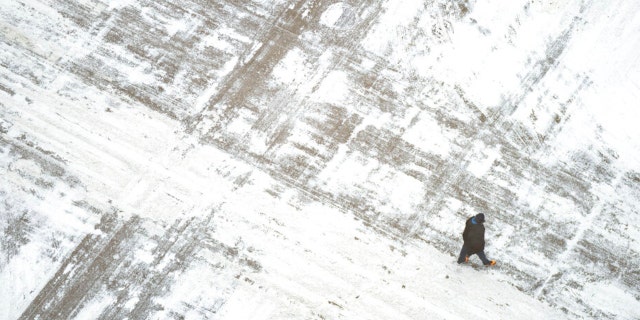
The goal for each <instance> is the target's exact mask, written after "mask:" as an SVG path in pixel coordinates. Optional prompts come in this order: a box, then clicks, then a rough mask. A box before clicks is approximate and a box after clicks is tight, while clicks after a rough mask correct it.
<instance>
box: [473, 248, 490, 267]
mask: <svg viewBox="0 0 640 320" xmlns="http://www.w3.org/2000/svg"><path fill="white" fill-rule="evenodd" d="M476 254H477V255H478V258H480V260H482V264H484V265H488V264H491V261H489V259H487V256H486V255H485V254H484V251H480V252H478V253H476Z"/></svg>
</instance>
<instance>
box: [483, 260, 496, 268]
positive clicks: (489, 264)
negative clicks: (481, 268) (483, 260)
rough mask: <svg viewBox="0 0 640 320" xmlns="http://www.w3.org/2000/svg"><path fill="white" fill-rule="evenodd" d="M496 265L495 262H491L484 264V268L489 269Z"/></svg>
mask: <svg viewBox="0 0 640 320" xmlns="http://www.w3.org/2000/svg"><path fill="white" fill-rule="evenodd" d="M495 265H496V261H495V260H491V261H489V263H487V264H485V266H487V267H491V266H495Z"/></svg>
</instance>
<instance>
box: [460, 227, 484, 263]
mask: <svg viewBox="0 0 640 320" xmlns="http://www.w3.org/2000/svg"><path fill="white" fill-rule="evenodd" d="M471 219H473V218H469V219H467V223H466V224H465V226H464V231H463V232H462V239H463V240H464V245H465V246H466V247H467V248H468V249H469V255H472V254H476V253H478V252H480V251H483V250H484V225H483V224H482V223H480V222H478V223H477V224H473V222H471Z"/></svg>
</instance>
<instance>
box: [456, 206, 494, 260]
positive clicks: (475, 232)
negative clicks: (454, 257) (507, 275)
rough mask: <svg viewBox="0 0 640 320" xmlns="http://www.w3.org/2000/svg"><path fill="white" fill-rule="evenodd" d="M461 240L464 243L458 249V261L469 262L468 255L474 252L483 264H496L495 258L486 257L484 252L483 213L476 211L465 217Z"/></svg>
mask: <svg viewBox="0 0 640 320" xmlns="http://www.w3.org/2000/svg"><path fill="white" fill-rule="evenodd" d="M462 240H464V243H463V244H462V249H461V250H460V256H459V257H458V263H466V262H469V257H470V256H472V255H474V254H476V255H478V258H480V260H482V264H484V265H485V266H495V265H496V261H495V260H489V259H487V256H486V255H485V254H484V213H478V214H477V215H475V216H473V217H471V218H469V219H467V222H466V224H465V226H464V231H463V232H462Z"/></svg>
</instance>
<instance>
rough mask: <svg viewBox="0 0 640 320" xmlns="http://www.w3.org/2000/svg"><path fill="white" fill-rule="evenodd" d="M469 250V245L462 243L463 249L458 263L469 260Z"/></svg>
mask: <svg viewBox="0 0 640 320" xmlns="http://www.w3.org/2000/svg"><path fill="white" fill-rule="evenodd" d="M468 251H469V250H468V249H467V246H465V245H462V249H460V256H458V263H463V262H466V261H467V255H468V254H467V252H468Z"/></svg>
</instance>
